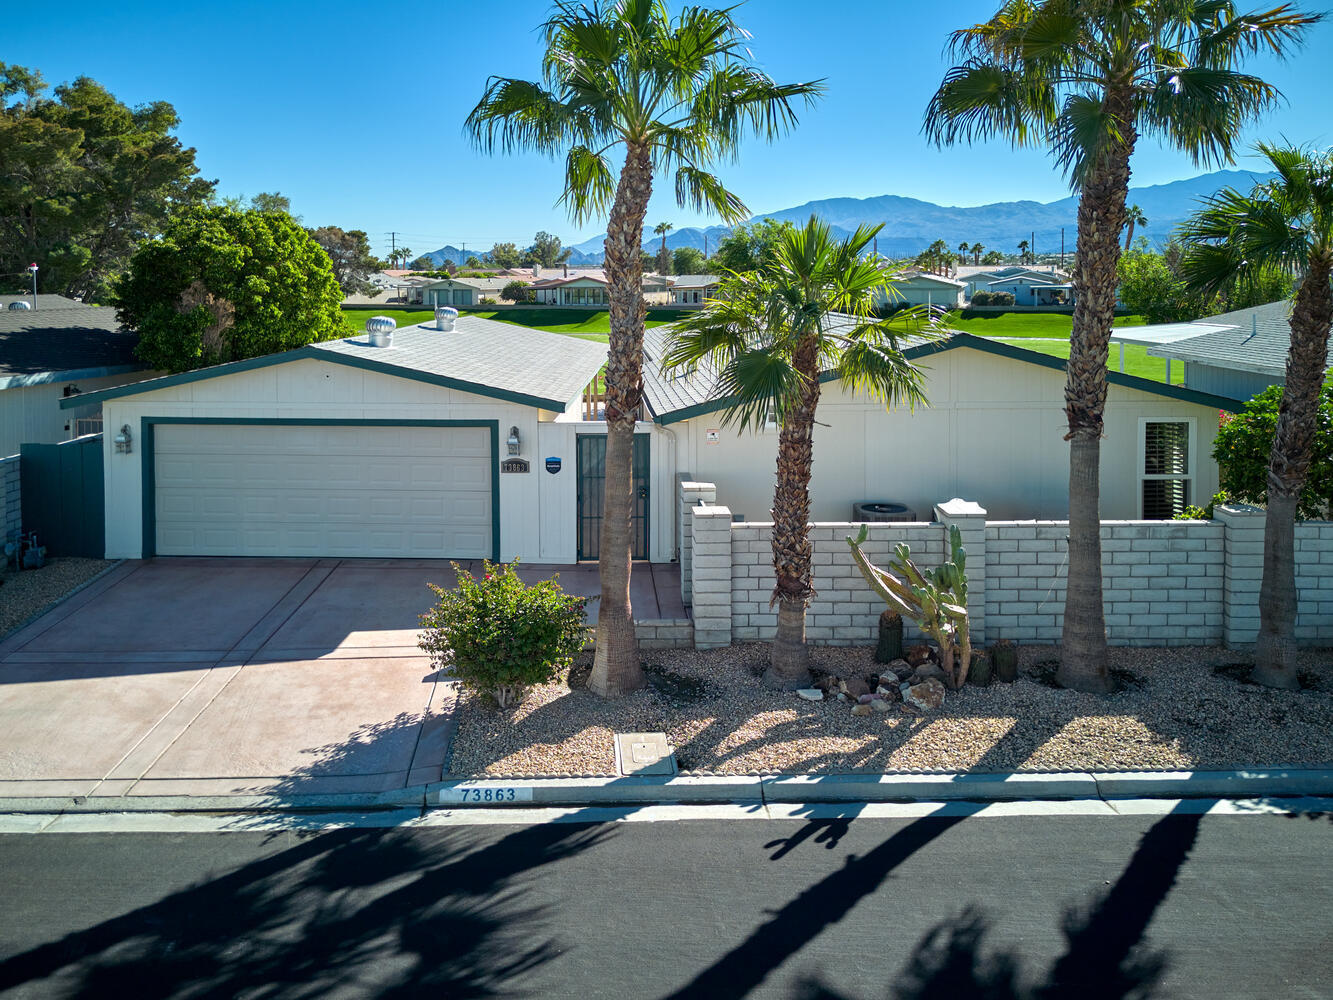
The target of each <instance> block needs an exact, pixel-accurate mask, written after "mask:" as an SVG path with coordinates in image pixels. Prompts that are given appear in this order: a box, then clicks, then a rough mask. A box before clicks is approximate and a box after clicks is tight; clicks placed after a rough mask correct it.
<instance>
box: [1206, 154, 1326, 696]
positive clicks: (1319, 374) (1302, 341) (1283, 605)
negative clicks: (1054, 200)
mask: <svg viewBox="0 0 1333 1000" xmlns="http://www.w3.org/2000/svg"><path fill="white" fill-rule="evenodd" d="M1259 152H1260V153H1262V154H1263V155H1264V156H1265V157H1266V158H1267V159H1268V162H1269V163H1270V164H1271V166H1272V168H1273V170H1274V171H1275V172H1276V174H1277V177H1276V178H1275V179H1273V180H1271V181H1266V182H1263V183H1261V184H1258V185H1256V186H1255V187H1254V188H1253V189H1252V190H1251V191H1248V192H1241V191H1238V190H1236V189H1235V188H1227V189H1225V190H1223V191H1221V192H1219V193H1218V194H1216V195H1213V196H1212V197H1210V198H1205V199H1204V201H1203V207H1202V208H1201V209H1200V210H1199V212H1197V213H1196V214H1195V215H1194V216H1192V217H1191V218H1190V219H1189V220H1188V221H1187V222H1186V223H1185V224H1184V225H1183V226H1182V227H1181V230H1180V231H1181V235H1182V239H1183V241H1184V244H1185V253H1184V256H1183V257H1182V258H1181V271H1182V273H1183V274H1184V275H1185V278H1186V280H1187V281H1188V282H1189V283H1190V285H1191V286H1192V287H1194V288H1198V289H1200V290H1201V291H1203V292H1204V293H1205V294H1209V293H1212V292H1216V291H1217V290H1218V289H1220V288H1224V287H1227V286H1228V285H1229V284H1231V283H1233V282H1235V281H1236V280H1237V276H1239V278H1240V280H1241V281H1244V280H1245V276H1246V275H1247V273H1250V272H1253V271H1254V270H1256V269H1259V268H1261V267H1267V268H1276V269H1278V270H1282V271H1285V272H1287V273H1290V274H1293V275H1299V277H1300V279H1301V282H1300V287H1299V288H1298V289H1297V291H1296V295H1295V298H1294V299H1293V301H1292V308H1291V347H1290V350H1289V351H1288V353H1287V371H1286V382H1285V389H1284V390H1283V393H1282V404H1281V407H1280V409H1279V412H1278V418H1277V425H1276V427H1275V429H1274V431H1273V439H1272V440H1273V443H1272V448H1271V450H1270V452H1269V461H1268V477H1267V486H1268V498H1267V507H1268V516H1267V517H1265V518H1264V576H1263V585H1262V587H1261V589H1260V592H1259V636H1258V639H1257V641H1256V643H1255V650H1254V656H1255V673H1254V676H1255V679H1256V680H1257V681H1259V682H1260V683H1261V684H1267V685H1270V686H1272V687H1284V688H1291V689H1295V688H1297V687H1298V686H1299V685H1298V683H1297V678H1296V603H1297V591H1296V556H1295V549H1296V544H1295V522H1296V515H1297V513H1298V511H1299V507H1300V503H1301V497H1302V494H1303V493H1304V491H1305V484H1306V482H1307V481H1308V480H1309V478H1310V474H1311V471H1312V469H1311V466H1312V463H1313V462H1314V458H1315V441H1316V437H1317V435H1318V433H1319V425H1320V404H1319V400H1320V391H1321V389H1322V387H1323V385H1324V379H1325V370H1326V368H1327V366H1328V338H1329V327H1330V326H1331V325H1333V287H1330V284H1329V282H1330V278H1333V152H1331V151H1321V152H1315V151H1313V150H1310V149H1303V148H1284V147H1280V146H1270V145H1267V144H1264V143H1261V144H1260V145H1259ZM1328 482H1329V481H1328V480H1327V479H1322V480H1321V479H1316V481H1315V483H1316V488H1317V490H1318V491H1319V492H1327V490H1328Z"/></svg>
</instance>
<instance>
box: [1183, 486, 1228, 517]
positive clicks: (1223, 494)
mask: <svg viewBox="0 0 1333 1000" xmlns="http://www.w3.org/2000/svg"><path fill="white" fill-rule="evenodd" d="M1230 499H1231V498H1230V497H1228V496H1227V491H1226V490H1218V491H1217V492H1216V493H1214V494H1213V498H1212V499H1211V500H1209V501H1208V506H1207V507H1196V506H1195V505H1194V504H1187V505H1186V507H1185V509H1184V510H1182V511H1181V512H1180V513H1179V514H1177V515H1176V516H1175V517H1174V518H1172V520H1175V521H1211V520H1212V519H1213V508H1214V507H1216V506H1217V505H1218V504H1220V503H1226V502H1227V501H1228V500H1230Z"/></svg>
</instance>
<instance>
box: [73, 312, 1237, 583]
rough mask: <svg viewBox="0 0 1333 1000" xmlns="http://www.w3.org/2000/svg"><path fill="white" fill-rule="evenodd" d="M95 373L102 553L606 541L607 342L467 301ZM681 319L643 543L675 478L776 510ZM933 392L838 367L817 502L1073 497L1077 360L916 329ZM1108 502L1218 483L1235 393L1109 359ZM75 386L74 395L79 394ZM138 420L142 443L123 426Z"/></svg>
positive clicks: (1152, 508) (1169, 495)
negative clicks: (602, 395) (893, 393)
mask: <svg viewBox="0 0 1333 1000" xmlns="http://www.w3.org/2000/svg"><path fill="white" fill-rule="evenodd" d="M440 326H444V327H450V328H448V329H444V328H438V327H437V324H435V323H429V324H420V325H416V326H410V327H405V328H403V329H399V330H398V331H396V333H395V334H394V337H393V342H392V345H391V346H387V347H376V346H372V344H371V342H370V340H369V339H368V338H367V337H366V336H365V335H360V336H356V337H350V338H347V339H344V340H336V341H330V342H327V343H320V344H314V345H311V346H310V347H306V348H302V349H300V350H296V351H289V352H286V353H283V354H276V355H269V356H267V357H262V358H255V359H251V360H247V361H240V362H235V363H233V364H226V365H219V366H216V367H213V368H207V369H202V370H200V371H194V372H188V373H185V374H181V375H172V376H166V377H161V378H156V379H150V380H148V381H144V382H139V383H137V384H133V385H124V386H118V387H114V388H108V389H103V390H101V391H99V392H96V393H89V394H88V395H87V396H86V397H85V398H84V399H81V400H78V401H77V402H79V403H80V404H84V405H86V404H89V403H96V404H100V406H101V407H102V411H103V413H104V417H105V421H106V427H107V431H108V432H107V433H106V434H104V438H103V458H104V478H105V482H104V496H105V518H106V555H107V557H108V558H140V557H148V556H153V555H161V556H166V555H178V556H190V555H196V556H330V557H356V556H364V557H378V558H389V557H413V558H460V559H479V558H499V559H505V560H509V559H513V558H514V557H516V556H517V557H522V558H523V559H525V560H527V561H529V562H540V563H572V562H575V561H577V560H580V559H590V558H595V556H596V545H597V538H598V531H599V528H600V499H601V485H602V479H601V477H602V459H603V456H604V453H605V432H606V425H605V424H604V423H602V422H600V421H592V420H584V419H582V414H583V408H582V405H581V404H582V401H583V394H584V392H585V390H586V388H587V387H588V385H589V383H591V382H592V381H593V380H594V378H595V377H596V376H597V374H598V373H599V372H600V370H601V368H602V366H603V364H604V363H605V356H606V349H605V347H604V346H602V345H600V344H595V343H591V342H588V341H585V340H581V339H579V338H573V337H563V336H560V335H557V334H552V333H546V332H543V331H537V330H529V329H525V328H523V327H519V326H515V325H513V324H509V323H498V322H492V321H489V320H485V319H481V318H479V317H476V316H469V315H464V316H461V317H459V318H458V319H457V321H456V322H454V323H453V324H452V325H450V324H449V323H448V322H445V323H442V324H440ZM668 337H669V328H667V327H655V328H650V329H649V330H648V331H647V335H646V341H645V355H646V357H645V370H644V376H645V385H644V412H643V413H642V417H641V420H640V422H639V424H638V428H637V432H636V433H637V437H636V441H637V444H636V454H635V484H634V489H635V495H636V498H637V499H636V508H635V514H634V526H635V535H634V537H635V555H636V557H637V558H642V559H649V560H652V561H654V562H669V561H671V560H672V559H674V558H676V556H677V552H678V544H679V539H678V533H679V517H678V512H677V509H676V492H677V489H676V487H677V482H678V481H679V479H680V478H681V477H684V478H688V479H694V480H706V481H708V482H712V483H715V484H716V485H717V491H718V495H719V497H725V502H726V503H727V505H728V506H729V507H730V508H731V509H732V511H733V512H734V513H735V515H736V516H737V517H739V518H743V519H745V520H748V521H762V520H766V519H767V518H768V511H769V508H770V507H771V505H772V494H773V483H774V473H775V462H776V454H777V440H778V433H777V428H776V427H772V428H768V429H765V430H762V431H759V432H756V433H748V434H742V433H739V432H738V431H736V430H734V429H730V428H728V427H727V426H726V424H725V423H724V422H723V415H722V412H721V409H722V407H723V405H724V403H723V401H720V400H718V399H716V398H714V397H715V395H716V394H715V392H714V391H713V390H714V387H713V384H712V375H711V373H710V372H708V371H707V370H705V369H701V370H699V371H698V372H696V373H694V374H692V375H679V374H674V373H665V372H663V371H662V370H661V367H660V361H661V358H662V357H663V354H664V351H665V349H666V344H667V339H668ZM907 350H908V353H909V355H910V356H911V357H912V358H913V359H914V360H915V361H916V362H917V363H918V364H919V365H921V366H922V368H923V369H924V370H925V373H926V392H927V395H928V397H929V399H930V405H929V406H927V407H920V408H918V409H917V410H916V411H915V412H910V411H907V410H898V411H893V412H889V411H886V410H885V408H884V407H883V406H882V405H881V404H879V403H877V402H875V401H873V400H869V399H866V398H864V397H858V396H855V395H853V394H852V393H851V392H849V391H847V390H846V389H845V388H843V387H842V386H841V385H839V384H838V383H837V381H836V380H835V379H834V378H833V377H832V376H831V375H829V376H827V377H826V385H825V387H824V391H823V397H822V400H821V402H820V405H819V411H818V420H819V426H818V428H817V430H816V434H815V464H814V480H813V482H812V484H811V495H812V505H813V506H812V516H813V517H814V519H816V520H823V521H828V520H834V521H844V520H848V519H850V517H851V514H852V506H853V504H855V503H856V502H859V501H866V500H872V501H874V500H889V501H898V502H902V503H905V504H907V505H908V506H909V507H911V508H912V509H913V510H915V511H917V512H918V514H919V516H920V517H921V518H922V519H929V517H930V511H931V509H932V505H933V504H934V503H936V502H938V501H939V500H940V498H947V497H952V496H963V497H975V498H977V499H978V500H979V501H980V502H982V503H983V504H984V505H985V506H986V508H987V510H989V511H990V512H991V516H992V517H993V518H1060V517H1063V516H1065V514H1066V512H1067V482H1068V445H1067V444H1066V443H1065V442H1064V431H1065V424H1064V414H1063V405H1064V404H1063V390H1064V381H1065V376H1064V371H1063V362H1061V361H1060V360H1058V359H1055V358H1051V357H1048V356H1046V355H1041V354H1035V353H1032V352H1028V351H1023V350H1019V349H1017V348H1011V347H1006V346H1004V345H1001V344H996V343H994V342H992V341H988V340H984V339H980V338H977V337H972V336H970V335H967V334H956V335H954V336H952V337H951V338H949V339H948V340H945V341H943V342H938V343H925V342H920V341H917V342H912V341H909V342H908V347H907ZM1110 382H1111V385H1110V390H1109V393H1108V399H1107V406H1106V438H1105V441H1104V443H1103V446H1102V490H1103V494H1102V495H1103V504H1102V513H1103V516H1104V517H1107V518H1115V519H1119V518H1139V517H1144V516H1146V517H1150V518H1151V517H1167V516H1170V514H1171V513H1172V512H1173V511H1174V510H1177V509H1179V508H1180V507H1181V506H1182V505H1183V504H1185V503H1191V502H1195V501H1196V500H1198V499H1199V498H1207V497H1208V496H1210V495H1211V494H1212V492H1213V491H1215V490H1216V488H1217V469H1216V466H1215V464H1214V463H1213V462H1212V460H1211V459H1210V458H1209V457H1208V456H1209V452H1210V450H1211V446H1212V441H1213V437H1214V435H1215V432H1216V428H1217V422H1218V412H1219V410H1220V409H1228V408H1234V407H1235V406H1236V405H1237V404H1235V403H1234V401H1231V400H1227V399H1222V398H1220V397H1215V396H1210V395H1207V394H1204V393H1199V392H1196V391H1193V390H1189V389H1185V388H1182V387H1180V386H1169V385H1163V384H1160V383H1156V382H1151V381H1148V380H1146V379H1140V378H1135V377H1132V376H1124V375H1118V374H1114V373H1113V374H1112V375H1111V376H1110ZM71 405H72V404H71ZM122 429H125V430H126V431H127V433H128V436H129V438H130V439H131V444H130V448H129V451H128V452H124V451H117V449H116V447H115V445H114V443H113V441H114V438H115V437H116V436H117V435H116V434H115V433H112V431H117V432H119V431H121V430H122Z"/></svg>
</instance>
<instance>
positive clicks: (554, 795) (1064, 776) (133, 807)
mask: <svg viewBox="0 0 1333 1000" xmlns="http://www.w3.org/2000/svg"><path fill="white" fill-rule="evenodd" d="M511 792H512V795H511V794H510V793H511ZM487 793H489V797H488V794H487ZM1304 796H1310V797H1327V796H1333V769H1329V768H1249V769H1243V770H1228V771H1134V772H1092V771H1071V772H1064V773H1055V774H1006V773H1001V774H965V773H955V774H827V775H791V774H788V775H782V774H775V775H762V776H761V775H675V776H671V777H666V776H663V777H644V776H634V777H623V778H609V777H603V778H516V779H511V780H506V779H504V778H478V779H460V780H452V781H437V782H431V783H430V784H426V785H412V786H409V787H407V788H399V789H395V790H393V791H389V792H379V793H374V794H358V793H354V792H351V793H322V794H284V795H264V794H256V795H202V796H190V795H107V796H101V795H92V796H82V795H81V796H28V797H20V796H0V814H4V813H8V814H23V813H45V814H86V813H152V812H158V813H205V812H211V813H275V812H344V813H346V812H372V811H381V810H384V811H388V810H397V809H405V808H406V809H424V810H426V811H429V810H432V809H468V808H474V807H477V808H496V807H507V808H513V809H522V808H525V807H526V808H536V807H542V806H617V805H635V806H637V805H691V804H702V803H735V804H739V805H742V806H754V807H760V806H764V805H769V804H778V803H782V804H788V805H791V804H803V803H816V802H819V803H836V802H845V803H860V802H894V803H901V802H945V801H968V802H1017V801H1028V802H1059V801H1069V800H1091V799H1101V800H1114V799H1237V798H1239V799H1246V798H1249V799H1254V798H1289V797H1304Z"/></svg>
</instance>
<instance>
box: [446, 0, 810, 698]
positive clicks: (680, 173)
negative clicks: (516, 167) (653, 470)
mask: <svg viewBox="0 0 1333 1000" xmlns="http://www.w3.org/2000/svg"><path fill="white" fill-rule="evenodd" d="M733 14H734V8H725V9H722V10H711V9H708V8H705V7H686V8H684V9H683V10H682V11H681V12H680V13H679V14H678V15H677V16H676V17H675V18H674V19H673V18H672V17H671V15H670V13H669V11H668V10H667V6H666V4H665V3H664V2H663V0H616V2H611V0H591V2H589V3H587V4H579V3H573V2H568V0H560V2H558V3H556V5H555V7H554V9H553V12H552V14H551V17H550V19H549V20H548V21H547V22H546V24H545V25H544V27H543V34H544V39H545V44H546V55H545V57H544V59H543V65H542V69H543V78H542V80H541V81H540V82H529V81H526V80H516V79H508V78H503V77H492V78H491V79H490V80H489V81H488V83H487V86H486V92H485V94H484V95H483V96H482V98H481V100H480V101H479V102H478V104H477V106H476V107H475V108H473V109H472V113H471V114H469V115H468V119H467V129H468V131H469V132H470V133H471V134H472V136H473V138H474V140H475V141H476V142H477V144H478V145H479V146H480V147H481V148H482V149H483V150H485V151H487V152H492V151H494V150H496V149H499V150H502V151H504V152H511V151H517V150H535V151H537V152H541V153H545V154H547V155H551V156H554V155H563V156H564V158H565V190H564V194H563V196H562V198H561V201H562V203H563V204H565V205H566V206H567V207H568V209H569V211H570V214H571V215H572V217H573V219H574V221H575V222H576V223H580V224H582V223H584V222H586V221H587V220H589V219H591V218H593V217H595V216H600V215H601V214H602V213H603V212H605V211H607V210H608V209H609V212H610V217H609V221H608V224H607V237H606V258H605V267H606V276H607V282H608V292H607V294H608V298H609V300H610V324H611V335H610V350H609V355H608V359H607V368H606V481H605V496H604V500H603V507H602V511H603V517H602V531H601V540H600V544H601V552H600V563H599V567H598V568H599V573H600V577H601V589H602V600H601V607H600V610H599V612H598V621H597V647H596V654H595V657H594V664H593V671H592V675H591V677H590V678H589V681H588V686H589V687H590V688H591V689H592V690H593V691H595V692H597V693H598V694H601V695H606V696H613V695H619V694H623V693H625V692H628V691H632V690H634V689H635V688H638V687H642V686H643V684H644V676H643V670H642V667H641V665H640V663H639V652H638V643H637V641H636V639H635V636H634V620H633V614H632V608H631V606H630V597H629V579H630V559H631V553H632V548H631V532H630V514H631V509H632V502H633V501H632V479H631V473H630V463H631V455H632V454H633V445H634V422H635V419H636V417H637V415H638V413H639V408H640V403H641V401H642V378H641V375H642V364H643V321H644V302H643V293H642V288H641V282H642V277H643V260H642V252H641V242H642V239H643V218H644V214H645V212H646V210H647V207H648V199H649V197H650V196H651V195H652V191H653V180H654V177H655V175H656V174H657V173H658V172H667V171H671V172H674V176H675V189H676V201H677V202H678V203H679V204H680V205H681V206H682V207H686V208H691V209H694V210H695V211H705V210H707V211H711V212H714V213H716V214H718V215H720V216H721V217H722V218H723V219H724V220H726V221H728V222H739V221H740V220H741V219H743V218H745V216H746V215H747V214H748V213H747V211H746V208H745V206H744V204H743V203H742V202H741V200H740V199H739V198H738V197H737V196H736V195H734V194H733V193H732V192H730V191H728V190H727V189H726V188H725V187H724V186H723V184H722V181H721V180H720V179H719V178H718V177H717V176H716V175H715V174H713V173H712V172H711V168H712V167H713V165H714V164H715V163H717V162H718V161H719V160H721V159H726V158H730V157H734V156H735V155H736V152H737V150H738V148H739V145H740V142H741V140H742V139H743V138H744V137H745V136H746V135H747V134H752V133H753V134H757V135H759V136H761V137H763V138H765V139H770V140H771V139H773V138H776V137H777V136H779V135H781V134H783V133H784V132H786V131H787V130H788V129H789V128H790V127H791V126H793V125H794V124H795V123H796V112H795V109H794V107H793V102H795V101H797V100H804V101H806V102H807V103H810V102H812V101H813V100H814V99H815V98H816V97H817V96H818V95H819V94H820V93H821V92H822V89H823V87H822V84H821V83H818V82H815V83H787V84H779V83H775V82H774V81H773V80H772V79H771V78H770V77H769V76H768V75H767V74H765V73H763V72H762V71H760V70H759V69H758V68H756V67H755V65H754V63H753V62H752V60H751V56H750V53H749V50H748V48H747V44H748V40H749V35H748V34H747V33H746V32H745V30H744V29H742V28H741V26H740V25H739V24H737V23H736V21H735V19H734V17H733ZM621 155H623V157H624V163H623V165H622V166H621V168H620V176H619V178H617V177H616V176H615V174H614V173H613V165H612V157H616V158H617V159H618V158H619V157H620V156H621Z"/></svg>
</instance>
